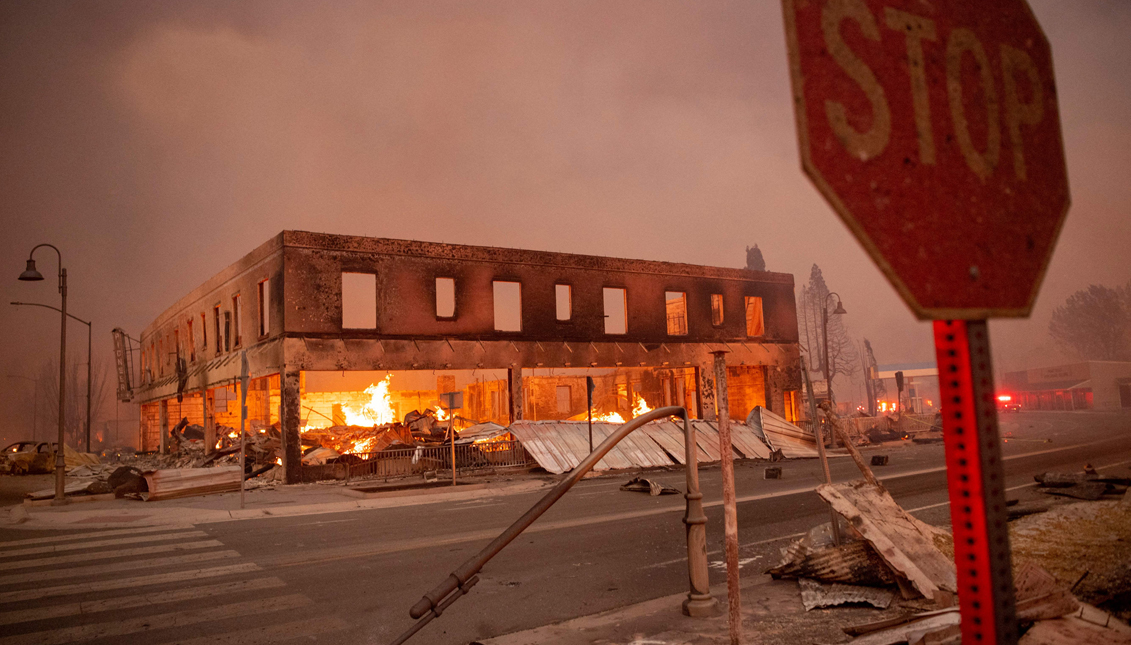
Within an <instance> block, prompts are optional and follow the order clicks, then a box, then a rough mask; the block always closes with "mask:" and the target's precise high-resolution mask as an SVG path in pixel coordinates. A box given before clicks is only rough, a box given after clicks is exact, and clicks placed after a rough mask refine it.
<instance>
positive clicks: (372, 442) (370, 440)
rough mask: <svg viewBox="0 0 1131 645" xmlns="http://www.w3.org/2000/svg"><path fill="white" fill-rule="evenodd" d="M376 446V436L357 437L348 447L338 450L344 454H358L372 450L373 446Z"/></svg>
mask: <svg viewBox="0 0 1131 645" xmlns="http://www.w3.org/2000/svg"><path fill="white" fill-rule="evenodd" d="M376 446H377V437H366V438H365V439H357V440H356V441H354V442H353V445H351V446H350V447H349V448H346V449H345V450H342V451H340V452H343V453H346V454H360V453H365V452H372V451H373V448H375V447H376Z"/></svg>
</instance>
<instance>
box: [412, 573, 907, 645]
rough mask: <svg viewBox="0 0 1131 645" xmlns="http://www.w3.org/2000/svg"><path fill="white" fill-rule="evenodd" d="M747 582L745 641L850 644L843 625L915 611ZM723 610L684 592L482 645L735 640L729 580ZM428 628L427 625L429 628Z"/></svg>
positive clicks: (791, 584)
mask: <svg viewBox="0 0 1131 645" xmlns="http://www.w3.org/2000/svg"><path fill="white" fill-rule="evenodd" d="M747 575H749V576H750V578H749V579H746V580H743V584H742V626H743V634H744V638H743V641H744V642H747V643H759V644H760V645H801V644H803V643H804V644H809V643H845V642H848V641H849V640H851V639H850V638H849V636H848V635H847V634H845V633H844V631H843V630H842V629H841V628H842V627H844V626H848V625H856V624H860V623H867V622H872V621H876V620H880V619H883V618H889V617H892V616H898V615H902V614H904V613H909V611H911V609H909V608H907V607H902V606H901V603H900V601H899V599H898V598H897V599H896V600H895V601H894V602H892V605H891V607H889V608H888V609H883V610H880V609H872V608H867V607H837V608H832V609H814V610H812V611H808V612H807V611H805V607H804V606H802V604H801V593H800V591H799V590H798V586H797V581H796V580H772V579H771V578H770V576H768V575H759V574H753V573H751V574H747ZM711 594H712V595H713V596H714V597H715V598H717V599H718V600H719V607H720V610H721V611H722V612H724V613H723V614H722V615H719V616H715V617H712V618H688V617H687V616H684V615H683V613H682V611H681V609H680V608H681V603H682V602H683V600H684V598H686V597H687V594H686V593H680V594H676V595H672V596H666V597H663V598H656V599H655V600H649V601H646V602H642V603H639V604H636V605H629V606H627V607H621V608H618V609H613V610H610V611H605V612H602V613H599V614H593V615H591V616H582V617H581V618H575V619H573V620H568V621H565V622H562V623H557V624H553V625H545V626H543V627H537V628H535V629H531V630H527V631H523V632H516V633H513V634H507V635H504V636H497V637H495V638H491V639H488V640H484V641H480V642H481V643H482V645H539V644H541V643H554V644H555V645H612V644H614V643H615V644H617V645H716V644H717V645H730V632H729V631H728V629H727V618H726V615H725V612H726V607H727V597H726V585H725V584H720V585H716V586H713V587H711ZM425 629H427V628H425Z"/></svg>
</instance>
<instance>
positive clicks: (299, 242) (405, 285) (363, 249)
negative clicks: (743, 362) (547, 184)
mask: <svg viewBox="0 0 1131 645" xmlns="http://www.w3.org/2000/svg"><path fill="white" fill-rule="evenodd" d="M284 256H285V259H284V263H285V266H286V273H285V278H284V281H285V300H286V316H287V329H286V331H287V333H293V334H298V335H313V336H318V335H327V336H340V335H342V334H348V335H350V336H353V337H369V336H371V337H392V338H478V339H484V340H487V339H492V340H497V339H508V338H509V339H521V340H547V341H554V340H556V341H561V340H565V341H583V342H588V341H610V342H611V341H625V342H639V343H704V342H742V341H751V342H764V343H796V342H797V316H796V306H795V301H794V295H793V276H792V275H789V274H780V273H768V272H752V271H746V270H742V269H724V268H715V267H703V266H694V265H687V264H677V263H666V262H649V261H642V260H624V259H618V258H602V257H595V256H584V255H571V254H562V253H545V252H536V251H521V250H515V249H500V248H489V247H473V246H461V245H448V244H433V243H428V242H410V241H402V240H384V239H375V238H364V237H350V236H337V235H321V234H314V233H303V232H296V231H286V232H285V233H284ZM343 273H353V274H362V275H364V276H371V278H370V279H369V280H368V281H366V280H362V281H361V282H362V284H365V285H372V286H371V287H369V286H367V287H366V288H367V289H368V288H372V289H373V291H374V293H373V294H364V298H367V300H365V306H366V307H375V309H376V311H375V315H374V316H372V323H371V325H370V323H366V325H367V326H366V327H364V328H343V292H342V285H343V277H342V274H343ZM437 278H442V279H450V281H451V282H449V283H448V285H450V286H451V287H454V289H453V291H454V307H453V308H452V310H451V312H450V313H451V314H452V315H450V316H442V315H439V312H438V311H437V309H438V307H437V296H438V294H437V289H438V286H437ZM495 282H509V283H517V284H518V285H520V286H519V287H518V289H519V292H520V299H521V307H520V316H521V321H520V324H516V325H515V326H514V327H512V328H511V329H510V330H507V331H501V330H498V329H496V327H497V325H496V313H497V312H496V293H497V291H496V287H495V285H494V283H495ZM559 285H561V286H568V287H569V310H570V312H569V316H568V318H567V319H566V320H559V319H558V318H559V315H560V314H559V309H558V298H559V296H558V290H559ZM508 288H511V289H513V288H514V287H513V286H512V287H508ZM440 289H441V291H442V290H443V289H444V287H442V286H441V287H440ZM606 289H623V300H624V303H625V306H624V307H623V309H622V311H623V312H625V313H626V319H625V324H624V329H623V333H607V329H606V315H607V312H608V311H614V315H613V318H617V315H616V312H615V310H616V309H617V306H616V304H615V303H616V302H617V298H618V297H619V296H620V294H621V293H622V292H616V291H614V292H612V293H611V294H606V292H605V290H606ZM677 294H682V298H683V299H682V301H678V300H677V301H675V302H673V303H672V304H671V305H669V304H668V300H669V299H671V298H672V297H673V296H677ZM351 295H355V294H349V293H347V294H346V297H347V299H348V298H350V297H351ZM610 295H611V296H612V301H613V303H614V305H613V307H612V309H607V308H606V299H607V298H609V296H610ZM713 297H714V298H713ZM748 298H753V299H757V300H756V301H752V303H751V302H748V300H747V299H748ZM720 300H721V318H722V320H721V322H720V323H719V324H715V323H716V320H717V318H718V316H719V313H720V312H719V303H720ZM748 304H749V305H750V306H751V307H752V308H756V309H757V310H758V312H756V314H757V313H760V318H759V320H760V321H761V322H760V323H758V324H754V325H752V327H750V328H748V321H747V308H748ZM348 306H349V304H348V303H347V308H348ZM501 306H502V305H501ZM673 312H674V313H673ZM444 313H447V312H446V311H445V312H444ZM756 314H755V315H756ZM673 315H674V316H675V317H676V318H677V319H678V318H680V317H681V316H683V317H684V318H683V321H682V324H678V323H679V321H678V320H677V321H676V324H675V325H674V330H675V333H670V330H669V322H668V318H669V317H670V316H673Z"/></svg>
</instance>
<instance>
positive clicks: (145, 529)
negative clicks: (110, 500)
mask: <svg viewBox="0 0 1131 645" xmlns="http://www.w3.org/2000/svg"><path fill="white" fill-rule="evenodd" d="M191 528H192V527H191V526H138V527H135V528H129V529H114V530H112V531H94V532H91V533H66V534H63V535H52V536H47V537H37V538H29V539H26V540H11V541H9V542H0V549H9V548H12V547H17V546H28V545H31V544H48V543H50V542H68V541H71V540H88V539H90V538H101V537H113V536H115V535H137V534H138V533H159V532H161V531H187V530H189V529H191Z"/></svg>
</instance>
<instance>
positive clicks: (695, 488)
mask: <svg viewBox="0 0 1131 645" xmlns="http://www.w3.org/2000/svg"><path fill="white" fill-rule="evenodd" d="M666 417H680V418H681V419H683V431H684V441H685V444H686V450H687V452H686V454H687V493H686V494H685V495H684V497H685V498H686V500H687V512H686V514H685V515H684V518H683V521H684V523H685V524H686V525H687V568H688V578H689V580H690V583H691V590H690V591H689V592H688V594H687V599H686V600H684V601H683V613H685V614H687V615H688V616H713V615H715V614H716V613H717V607H718V602H717V601H716V600H715V599H714V598H712V597H711V590H710V588H709V586H708V580H707V516H706V515H705V514H704V513H703V494H702V493H701V492H699V466H698V461H697V455H696V447H695V446H696V444H695V427H694V426H692V425H691V424H690V423H689V422H688V419H687V410H685V409H683V408H680V407H666V408H658V409H656V410H652V411H651V412H647V413H645V414H642V415H640V416H638V417H636V418H635V419H633V420H632V421H629V422H628V423H626V424H624V425H622V426H621V427H620V428H617V430H616V431H615V432H613V433H612V434H611V435H609V436H608V437H607V438H606V439H605V440H604V441H602V442H601V445H599V446H597V448H596V450H594V451H593V452H592V453H590V454H589V456H588V457H586V458H585V459H583V460H582V461H581V463H580V464H578V465H577V467H576V468H574V469H573V470H571V471H570V472H569V475H568V476H567V477H566V478H565V479H563V480H562V481H561V482H560V483H559V484H558V485H557V486H555V487H554V488H553V489H552V490H550V492H548V493H546V495H545V497H543V498H542V499H540V500H538V503H536V504H535V505H534V506H532V507H531V508H530V510H528V511H526V512H525V513H523V515H522V517H520V518H518V519H517V520H515V522H514V524H511V525H510V526H509V527H508V528H507V530H505V531H503V532H502V533H501V534H499V536H498V537H497V538H495V539H494V540H491V543H490V544H488V545H487V546H485V547H483V550H482V551H480V552H479V553H477V554H476V555H475V556H473V557H472V558H471V559H469V560H467V561H466V562H464V563H463V564H462V565H460V566H459V568H457V569H456V570H455V571H453V572H452V574H451V575H449V576H448V577H447V579H445V580H444V581H443V582H441V583H440V584H439V585H437V586H436V587H435V588H434V589H432V591H429V592H428V593H426V594H424V597H423V598H421V599H420V600H419V601H418V602H417V603H416V604H415V605H413V606H412V609H411V610H409V612H408V613H409V615H410V616H412V617H413V618H419V619H420V620H418V621H417V622H416V623H414V624H413V626H412V627H410V628H409V629H408V631H406V632H405V633H404V634H401V635H400V637H398V638H397V639H396V640H395V641H393V643H392V645H400V644H401V643H404V642H405V641H407V640H408V639H410V638H412V636H413V634H415V633H416V632H418V631H420V630H421V628H423V627H424V626H425V625H427V624H428V623H429V622H431V621H432V619H433V618H436V617H438V616H439V615H440V614H441V613H443V611H444V610H445V609H447V608H448V607H449V606H451V604H452V603H454V602H455V601H456V600H458V599H459V598H460V597H461V596H463V595H464V594H466V593H467V592H468V591H470V590H471V587H473V586H474V585H475V583H477V582H479V576H478V573H479V571H480V570H481V569H482V568H483V566H484V565H485V564H487V562H488V561H489V560H490V559H491V558H493V557H495V556H496V555H498V554H499V552H500V551H502V550H503V549H504V548H505V547H506V546H507V545H508V544H510V543H511V541H513V540H514V539H515V538H516V537H518V536H519V535H520V534H521V533H522V532H523V531H525V530H526V529H527V528H528V527H529V526H530V525H531V524H533V523H534V520H537V519H538V518H539V517H541V515H542V514H543V513H545V512H546V511H547V510H548V509H549V508H550V507H551V506H553V505H554V503H555V502H557V501H558V500H559V499H561V497H562V496H563V495H565V494H566V491H568V490H569V489H570V488H572V487H573V485H574V484H576V483H577V482H578V481H580V480H581V478H582V477H584V476H585V474H586V473H588V472H589V471H590V470H592V469H593V466H595V465H597V462H598V461H600V460H601V458H602V457H604V456H605V455H606V454H608V452H609V451H610V450H612V449H613V447H614V446H616V445H617V444H618V443H620V441H621V439H624V438H625V437H626V436H628V434H629V433H631V432H632V431H633V430H636V429H637V428H640V427H641V426H643V425H644V424H645V423H648V422H649V421H653V420H655V419H663V418H666ZM422 616H423V618H421V617H422Z"/></svg>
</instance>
